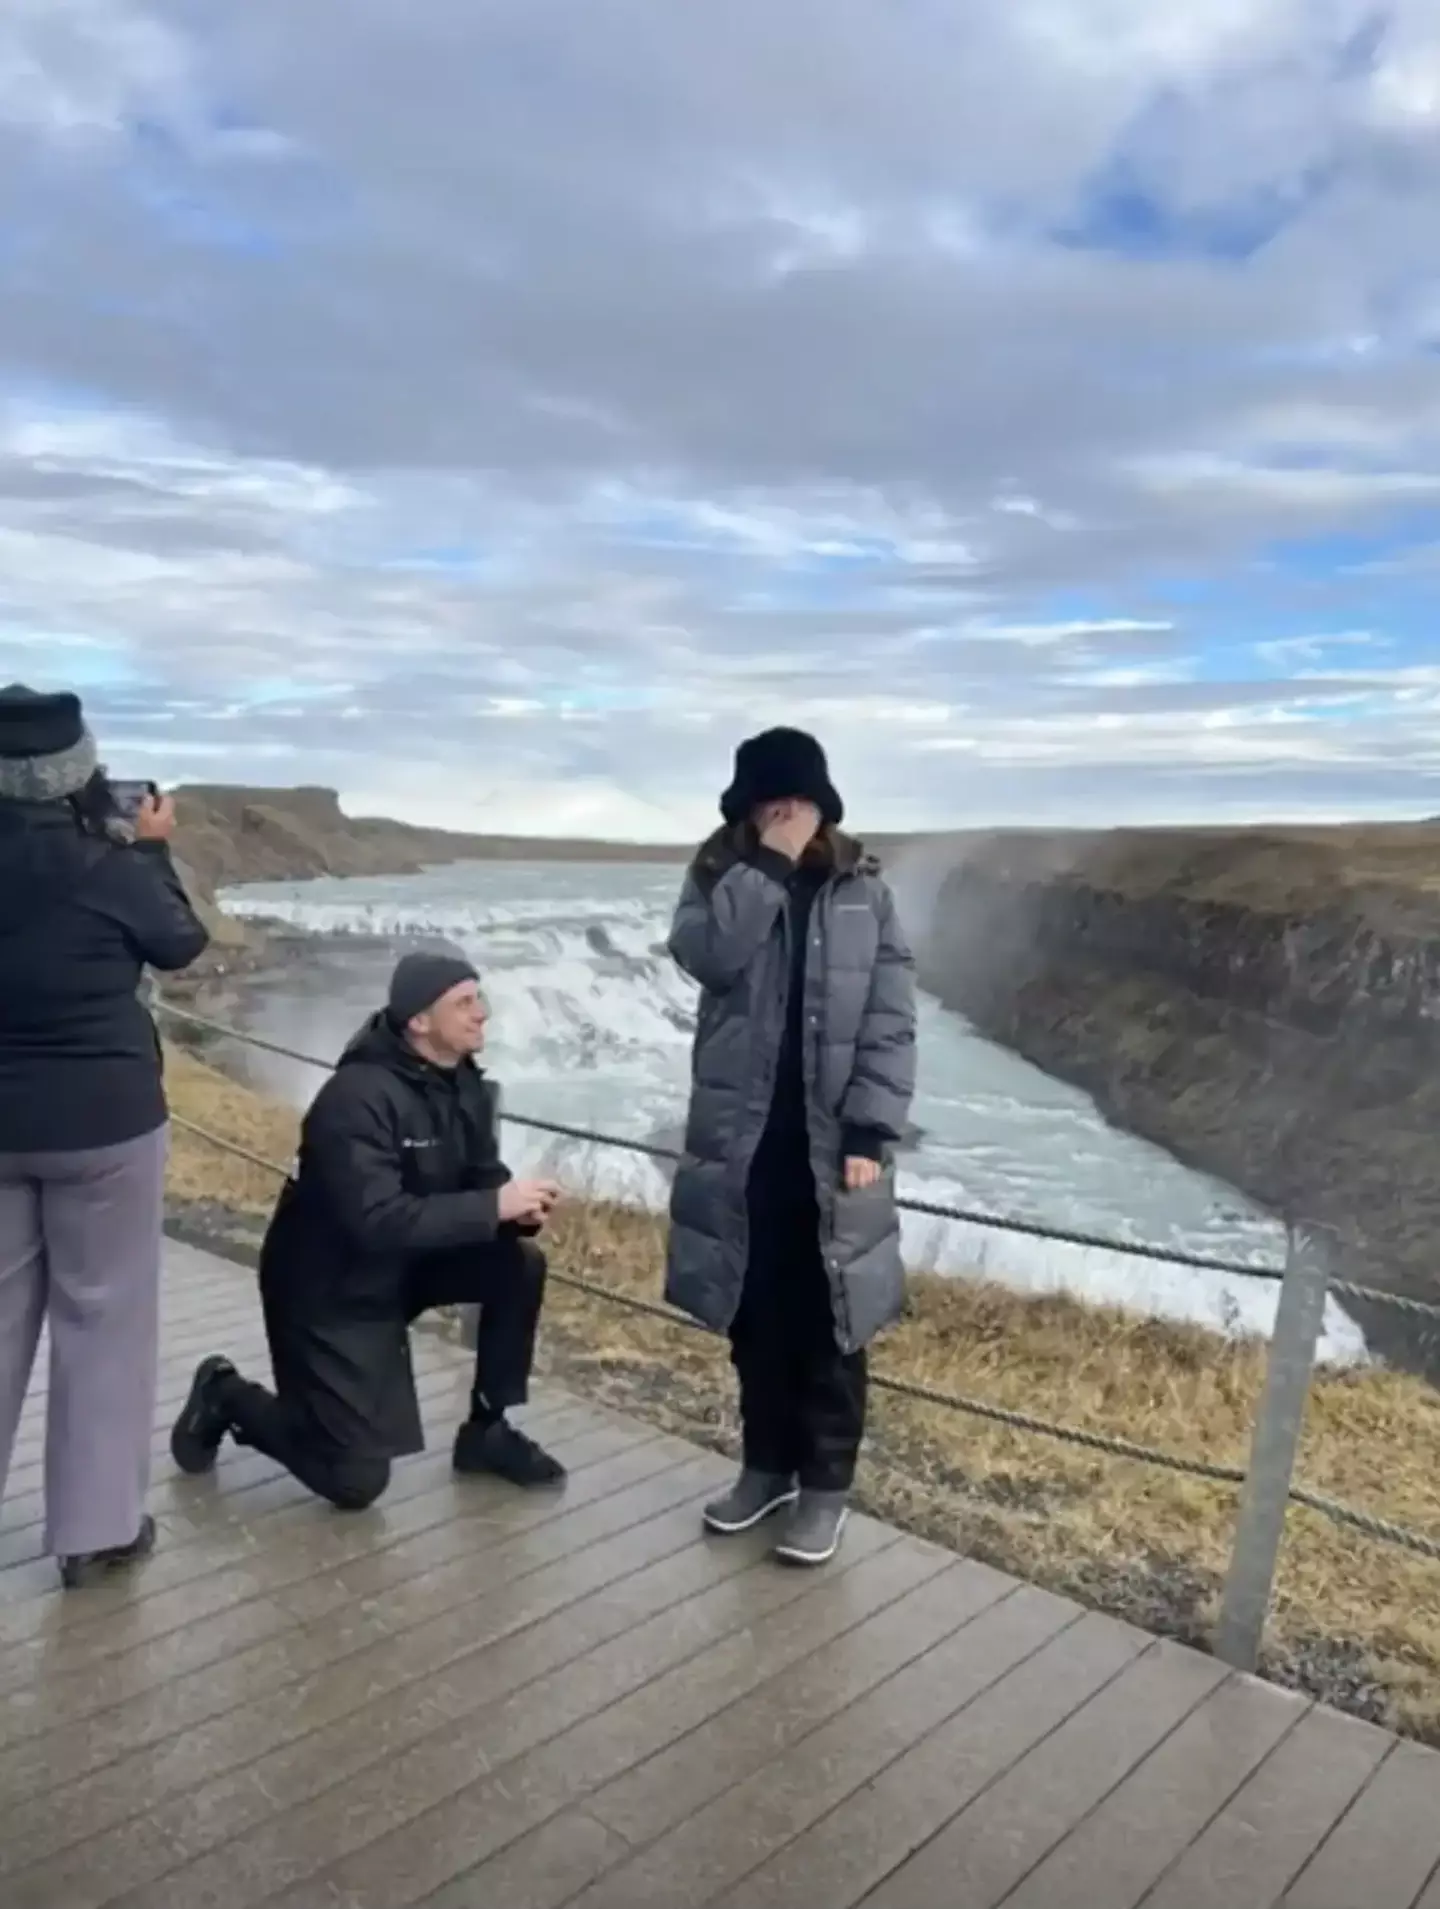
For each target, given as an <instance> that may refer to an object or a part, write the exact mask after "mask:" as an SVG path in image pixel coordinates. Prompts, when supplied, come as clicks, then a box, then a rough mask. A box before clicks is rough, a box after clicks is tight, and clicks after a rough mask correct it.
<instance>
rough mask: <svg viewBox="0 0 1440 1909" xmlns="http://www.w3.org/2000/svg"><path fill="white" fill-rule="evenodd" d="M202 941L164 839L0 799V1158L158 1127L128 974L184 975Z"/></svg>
mask: <svg viewBox="0 0 1440 1909" xmlns="http://www.w3.org/2000/svg"><path fill="white" fill-rule="evenodd" d="M208 939H209V937H208V935H207V933H206V930H205V927H204V924H203V923H202V922H201V921H200V919H199V917H198V916H197V915H196V913H195V911H194V909H193V908H192V907H191V906H190V903H189V900H188V899H187V897H186V894H185V891H184V889H183V888H182V887H181V885H180V880H179V877H178V876H177V875H176V873H175V868H174V865H173V863H172V862H171V860H170V853H169V850H168V849H167V848H166V847H165V846H164V844H163V843H159V842H135V843H131V844H122V843H118V842H110V841H105V840H102V839H100V838H98V837H96V836H93V835H90V834H87V833H85V832H83V831H82V830H81V828H80V826H79V824H78V822H77V821H76V820H75V817H74V815H73V813H72V812H71V810H70V808H69V807H68V805H66V804H64V803H44V804H38V805H34V806H31V805H27V804H22V803H13V802H0V1154H4V1153H51V1152H57V1153H69V1152H72V1151H75V1150H78V1149H80V1148H88V1147H108V1146H115V1145H118V1144H119V1143H120V1142H121V1141H124V1140H136V1139H139V1137H140V1136H141V1135H142V1134H147V1133H153V1132H154V1131H155V1129H156V1128H157V1127H159V1126H161V1125H163V1123H164V1120H165V1094H164V1089H163V1087H162V1085H161V1078H160V1073H161V1068H160V1044H159V1041H158V1039H157V1037H156V1033H155V1024H154V1022H153V1021H152V1020H151V1018H150V1015H149V1013H148V1012H147V1010H146V1008H145V1006H144V1004H143V1003H142V1002H141V1000H140V998H139V987H140V980H141V974H142V971H143V970H144V969H145V968H146V967H151V968H157V969H159V970H160V971H161V972H162V973H173V972H174V971H176V970H177V969H180V968H184V967H188V966H189V964H190V963H191V962H192V961H194V960H195V959H196V957H197V956H198V955H200V954H201V953H202V952H203V951H204V948H205V945H206V942H207V941H208Z"/></svg>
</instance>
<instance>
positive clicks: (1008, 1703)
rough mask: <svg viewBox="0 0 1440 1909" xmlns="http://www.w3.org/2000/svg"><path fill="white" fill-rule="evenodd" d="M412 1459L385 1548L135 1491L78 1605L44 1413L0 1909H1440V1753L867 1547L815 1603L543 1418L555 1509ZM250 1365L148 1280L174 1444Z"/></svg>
mask: <svg viewBox="0 0 1440 1909" xmlns="http://www.w3.org/2000/svg"><path fill="white" fill-rule="evenodd" d="M416 1346H417V1370H418V1372H419V1375H420V1383H421V1391H422V1395H423V1399H424V1404H425V1410H426V1416H427V1420H428V1423H429V1426H430V1430H431V1434H432V1437H433V1439H434V1443H435V1450H434V1451H433V1452H432V1453H430V1454H427V1455H426V1456H424V1457H422V1458H418V1459H414V1460H410V1461H407V1462H406V1463H405V1464H403V1465H401V1466H399V1467H398V1468H397V1471H396V1476H395V1481H394V1484H393V1486H392V1488H391V1490H390V1492H389V1494H388V1495H387V1496H386V1497H385V1498H384V1499H383V1500H382V1501H381V1504H380V1505H379V1506H377V1507H376V1508H375V1509H374V1510H373V1511H371V1512H368V1513H364V1514H361V1515H359V1516H351V1517H345V1516H342V1515H340V1514H337V1513H334V1512H331V1511H329V1510H328V1509H326V1508H324V1507H321V1506H317V1505H316V1504H315V1503H314V1502H313V1501H311V1500H310V1499H308V1498H307V1496H306V1494H305V1493H304V1492H303V1491H302V1490H301V1489H300V1488H299V1487H298V1486H297V1485H295V1484H293V1483H292V1482H291V1481H290V1480H289V1479H288V1478H287V1477H286V1476H284V1475H283V1474H280V1473H278V1472H277V1470H276V1468H275V1467H274V1466H273V1465H272V1464H270V1463H269V1462H268V1461H267V1460H264V1459H262V1458H260V1457H258V1456H257V1455H255V1454H244V1453H237V1452H233V1451H230V1452H227V1453H226V1455H225V1456H224V1457H223V1458H222V1460H221V1464H220V1467H219V1470H218V1472H217V1474H216V1476H215V1477H214V1478H213V1479H201V1480H188V1479H181V1478H178V1477H176V1476H175V1475H174V1473H173V1469H172V1467H171V1465H170V1461H169V1458H168V1454H167V1455H166V1456H164V1457H163V1458H161V1459H160V1460H159V1461H158V1468H157V1480H156V1488H155V1492H154V1497H153V1506H154V1509H155V1512H156V1514H157V1517H158V1519H159V1522H160V1526H161V1548H160V1550H159V1551H158V1552H157V1554H156V1556H155V1558H154V1559H153V1560H152V1561H151V1562H150V1563H149V1564H148V1565H146V1566H145V1567H143V1569H142V1570H140V1571H137V1572H136V1573H135V1574H134V1575H133V1577H131V1578H130V1579H128V1580H127V1581H125V1582H124V1583H118V1582H117V1583H115V1584H113V1585H111V1586H107V1587H105V1588H103V1589H97V1590H93V1591H88V1592H76V1593H71V1594H68V1595H66V1596H62V1595H61V1594H60V1593H59V1592H58V1590H57V1589H56V1578H55V1573H54V1567H53V1566H52V1565H51V1564H50V1563H49V1562H48V1561H46V1560H44V1559H41V1558H39V1557H38V1555H37V1554H38V1552H39V1545H40V1527H39V1522H38V1521H39V1519H40V1516H41V1509H42V1507H41V1500H40V1456H41V1438H42V1418H41V1413H42V1410H43V1401H42V1400H40V1399H35V1400H32V1401H31V1404H30V1406H29V1407H28V1408H27V1419H26V1423H25V1425H24V1427H23V1428H22V1432H21V1441H20V1446H19V1449H18V1450H17V1452H16V1457H15V1463H14V1468H13V1471H12V1476H11V1481H10V1489H9V1496H8V1498H7V1501H6V1503H5V1506H4V1508H3V1517H0V1902H3V1903H4V1905H5V1909H91V1906H92V1905H100V1904H123V1905H125V1909H211V1906H212V1905H213V1909H245V1905H247V1904H256V1903H265V1904H268V1905H284V1909H399V1906H400V1905H402V1904H412V1903H425V1904H429V1905H432V1906H434V1909H440V1906H441V1905H443V1906H444V1909H474V1906H477V1905H481V1904H486V1903H494V1904H497V1905H505V1909H542V1905H544V1906H547V1909H548V1906H551V1905H561V1904H572V1903H573V1904H575V1905H577V1909H580V1906H582V1905H583V1909H640V1906H641V1905H645V1904H652V1905H657V1906H663V1909H688V1906H689V1905H698V1904H702V1903H704V1904H723V1905H725V1909H792V1906H793V1909H800V1905H804V1906H805V1909H847V1906H848V1905H852V1904H858V1903H861V1902H863V1903H865V1904H867V1905H870V1909H941V1905H950V1904H955V1905H961V1904H963V1905H965V1909H993V1906H994V1905H998V1904H1000V1903H1002V1902H1003V1903H1005V1904H1006V1905H1008V1909H1068V1906H1069V1905H1078V1904H1084V1905H1086V1906H1087V1909H1131V1906H1132V1905H1139V1904H1141V1903H1144V1904H1145V1905H1147V1909H1272V1905H1278V1904H1285V1905H1287V1906H1288V1909H1359V1905H1360V1904H1361V1903H1362V1902H1363V1903H1365V1904H1366V1905H1367V1909H1440V1876H1437V1874H1436V1871H1437V1864H1440V1757H1437V1756H1435V1755H1432V1754H1431V1753H1430V1752H1427V1751H1424V1750H1421V1749H1419V1748H1416V1747H1415V1746H1412V1745H1408V1744H1402V1743H1398V1742H1397V1741H1396V1740H1395V1739H1393V1738H1392V1737H1390V1736H1388V1735H1386V1734H1385V1733H1384V1732H1383V1731H1380V1730H1376V1729H1373V1728H1371V1727H1370V1726H1368V1725H1365V1724H1360V1723H1356V1722H1353V1721H1351V1720H1349V1719H1347V1718H1343V1717H1341V1716H1339V1715H1337V1714H1335V1713H1332V1712H1329V1711H1326V1710H1323V1709H1319V1708H1317V1707H1315V1706H1314V1705H1311V1704H1309V1703H1307V1702H1306V1701H1305V1700H1303V1699H1302V1698H1299V1697H1295V1696H1292V1695H1289V1694H1287V1693H1284V1692H1281V1691H1278V1690H1275V1689H1272V1688H1270V1687H1268V1686H1265V1685H1262V1684H1259V1683H1256V1682H1254V1681H1252V1680H1250V1679H1247V1678H1242V1677H1237V1676H1234V1675H1230V1674H1228V1673H1226V1672H1225V1671H1224V1670H1223V1669H1222V1668H1221V1667H1220V1666H1219V1665H1217V1664H1216V1663H1214V1662H1213V1661H1211V1660H1210V1659H1208V1658H1206V1657H1203V1656H1199V1655H1197V1654H1195V1653H1193V1652H1190V1651H1186V1650H1183V1649H1180V1648H1179V1647H1177V1646H1173V1645H1170V1644H1167V1643H1163V1642H1157V1641H1156V1640H1154V1639H1152V1638H1149V1637H1147V1636H1145V1635H1144V1634H1143V1633H1140V1632H1138V1631H1133V1630H1130V1629H1128V1628H1126V1627H1125V1626H1124V1625H1122V1624H1119V1623H1116V1622H1114V1621H1112V1620H1111V1619H1109V1618H1105V1617H1100V1616H1096V1615H1093V1614H1087V1613H1085V1612H1083V1611H1082V1610H1080V1609H1079V1608H1078V1607H1077V1606H1075V1605H1072V1604H1068V1603H1066V1602H1065V1601H1064V1600H1063V1599H1060V1598H1057V1597H1054V1596H1052V1595H1050V1594H1049V1593H1047V1592H1043V1591H1039V1590H1036V1589H1033V1588H1031V1587H1028V1586H1025V1585H1021V1584H1017V1583H1015V1582H1014V1581H1013V1580H1011V1579H1008V1578H1006V1577H1004V1576H1002V1575H1000V1574H999V1573H997V1572H995V1571H992V1570H989V1569H988V1568H986V1567H985V1566H982V1565H978V1564H973V1563H970V1562H968V1561H966V1560H965V1559H963V1558H958V1557H955V1556H953V1555H951V1554H950V1553H948V1552H946V1551H943V1550H940V1549H939V1548H937V1547H936V1546H934V1545H930V1544H925V1543H921V1542H919V1541H918V1540H915V1539H912V1538H909V1537H906V1536H903V1535H901V1534H899V1533H897V1532H895V1531H892V1530H890V1529H888V1528H887V1527H885V1526H883V1525H880V1524H877V1523H875V1522H873V1521H871V1520H868V1519H857V1520H856V1521H855V1522H854V1523H853V1524H852V1525H851V1528H850V1531H849V1534H848V1536H847V1539H846V1545H845V1549H844V1551H843V1552H842V1554H841V1557H840V1559H838V1560H837V1561H836V1563H835V1565H833V1566H832V1567H831V1568H830V1569H829V1570H828V1571H825V1572H821V1573H816V1574H805V1573H795V1572H786V1571H783V1570H781V1569H779V1568H777V1567H775V1566H773V1565H772V1564H770V1563H769V1562H768V1561H767V1560H766V1558H765V1556H764V1541H763V1538H760V1537H754V1538H742V1539H738V1540H731V1541H729V1542H728V1543H724V1544H718V1543H716V1542H715V1541H707V1540H706V1539H705V1538H704V1537H703V1536H702V1535H701V1532H700V1528H699V1507H700V1502H701V1500H702V1498H703V1497H704V1496H705V1495H706V1494H707V1492H709V1491H711V1490H712V1489H713V1487H714V1485H715V1483H716V1481H717V1480H718V1479H720V1478H722V1477H723V1476H725V1475H726V1469H727V1468H726V1467H725V1466H724V1465H723V1464H722V1463H721V1462H720V1461H719V1460H717V1459H715V1458H714V1457H712V1456H710V1455H708V1454H705V1453H701V1452H698V1451H696V1450H695V1449H693V1448H691V1447H689V1446H687V1445H685V1444H683V1443H681V1442H679V1441H678V1440H676V1439H673V1438H667V1437H663V1436H660V1435H658V1434H657V1433H655V1432H653V1431H652V1430H650V1429H649V1428H648V1427H646V1426H643V1425H639V1424H633V1423H629V1422H627V1421H625V1420H623V1419H621V1418H618V1417H616V1416H615V1415H614V1414H612V1413H607V1412H602V1411H599V1410H596V1409H595V1408H593V1407H591V1406H588V1405H586V1404H583V1403H582V1402H580V1401H578V1400H576V1399H573V1398H569V1397H565V1396H562V1395H559V1394H555V1393H550V1394H546V1395H545V1396H543V1397H541V1398H539V1399H538V1400H537V1401H536V1402H535V1404H534V1405H533V1406H532V1407H531V1408H530V1411H529V1415H528V1416H529V1422H530V1423H531V1424H532V1425H533V1426H534V1427H535V1428H536V1429H537V1430H542V1431H543V1435H544V1437H545V1438H546V1440H547V1441H548V1442H549V1443H551V1444H552V1445H553V1446H554V1447H555V1449H556V1450H557V1451H558V1452H559V1453H560V1454H561V1455H562V1456H563V1457H564V1458H565V1460H566V1461H567V1463H568V1464H569V1466H570V1468H571V1479H570V1483H569V1486H568V1488H567V1490H566V1491H565V1493H564V1495H563V1496H559V1497H555V1496H547V1497H544V1498H525V1497H522V1496H521V1495H519V1494H517V1493H515V1492H513V1491H510V1490H508V1489H507V1488H505V1487H504V1486H501V1485H499V1484H491V1483H489V1482H479V1481H473V1480H467V1481H464V1482H458V1483H457V1482H455V1481H453V1480H452V1478H451V1476H450V1472H449V1461H448V1444H449V1433H450V1429H451V1426H452V1425H453V1423H454V1421H455V1419H456V1417H457V1415H458V1413H459V1412H460V1410H461V1408H462V1405H463V1402H464V1399H465V1396H466V1393H467V1390H468V1373H467V1369H466V1365H465V1361H464V1359H463V1356H462V1355H461V1354H460V1353H459V1352H458V1351H457V1350H456V1349H454V1348H453V1347H451V1346H449V1345H447V1344H445V1343H443V1342H441V1341H439V1340H438V1339H433V1338H430V1337H427V1336H421V1337H420V1338H418V1339H417V1341H416ZM217 1347H225V1348H227V1349H229V1350H232V1351H234V1352H235V1353H236V1355H237V1357H240V1358H242V1359H243V1360H245V1361H248V1362H249V1363H250V1364H251V1365H259V1366H263V1353H262V1351H261V1337H260V1326H259V1316H258V1309H257V1307H256V1305H255V1303H254V1298H253V1287H252V1282H251V1278H250V1276H249V1275H247V1274H245V1273H243V1272H240V1271H237V1270H236V1269H234V1268H232V1267H229V1266H227V1265H225V1264H223V1263H222V1262H220V1261H217V1260H214V1259H211V1258H208V1257H207V1256H205V1255H203V1254H200V1253H196V1252H193V1251H190V1250H188V1249H184V1248H180V1247H178V1246H177V1247H174V1248H172V1249H171V1254H170V1266H169V1277H168V1287H167V1305H166V1319H165V1348H164V1357H163V1370H162V1380H161V1388H160V1396H161V1403H160V1408H159V1413H158V1419H157V1425H156V1450H157V1453H164V1452H165V1444H166V1434H167V1431H168V1425H169V1420H170V1417H171V1415H172V1414H173V1412H174V1410H175V1409H176V1407H177V1405H178V1402H179V1400H180V1399H181V1397H182V1396H183V1394H184V1392H185V1390H186V1388H187V1386H188V1382H189V1378H190V1373H191V1370H192V1368H193V1366H194V1363H195V1361H196V1360H197V1359H198V1358H199V1357H200V1356H201V1355H202V1354H203V1353H205V1352H208V1351H211V1350H213V1349H215V1348H217Z"/></svg>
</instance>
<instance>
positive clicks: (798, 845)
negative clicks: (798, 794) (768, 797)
mask: <svg viewBox="0 0 1440 1909" xmlns="http://www.w3.org/2000/svg"><path fill="white" fill-rule="evenodd" d="M755 826H756V828H757V829H758V830H759V831H760V843H761V846H762V847H763V848H769V849H774V850H776V851H777V853H779V854H781V855H784V856H787V857H788V858H789V860H790V861H792V862H798V861H799V859H800V857H801V856H802V855H803V854H804V853H805V851H806V849H807V848H809V846H810V844H811V843H812V842H813V841H814V840H815V837H816V836H817V835H818V834H819V832H820V811H819V810H818V809H817V808H816V806H815V804H814V803H813V802H800V801H797V800H795V799H794V798H792V797H787V798H786V799H785V801H783V802H767V803H766V804H765V805H764V807H763V808H762V809H761V810H760V812H759V814H758V815H757V816H756V817H755Z"/></svg>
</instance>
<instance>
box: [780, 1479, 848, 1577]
mask: <svg viewBox="0 0 1440 1909" xmlns="http://www.w3.org/2000/svg"><path fill="white" fill-rule="evenodd" d="M849 1516H850V1508H849V1506H848V1505H847V1504H846V1502H845V1493H844V1492H843V1491H802V1492H801V1493H800V1495H799V1499H798V1502H797V1503H796V1506H795V1509H794V1510H793V1511H792V1512H791V1514H790V1516H789V1517H788V1518H787V1519H786V1520H785V1529H784V1531H782V1532H781V1534H780V1538H779V1541H778V1542H777V1544H776V1546H775V1556H776V1558H777V1560H778V1561H779V1562H780V1563H781V1564H828V1563H829V1562H830V1560H831V1558H833V1557H834V1555H835V1553H836V1552H837V1551H838V1550H839V1548H840V1539H841V1536H842V1535H843V1533H844V1530H845V1522H846V1520H847V1519H848V1518H849Z"/></svg>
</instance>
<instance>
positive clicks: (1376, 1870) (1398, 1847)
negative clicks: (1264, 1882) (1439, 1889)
mask: <svg viewBox="0 0 1440 1909" xmlns="http://www.w3.org/2000/svg"><path fill="white" fill-rule="evenodd" d="M1437 1862H1440V1758H1437V1757H1436V1756H1435V1755H1434V1753H1433V1752H1432V1751H1429V1750H1422V1749H1420V1748H1419V1747H1418V1746H1417V1745H1414V1744H1408V1743H1401V1744H1397V1745H1396V1747H1395V1748H1394V1749H1393V1750H1392V1751H1391V1753H1390V1755H1389V1756H1388V1757H1387V1758H1386V1759H1385V1761H1384V1762H1383V1763H1382V1764H1381V1765H1380V1768H1379V1770H1378V1771H1377V1772H1376V1775H1375V1778H1374V1780H1373V1782H1371V1783H1370V1784H1369V1785H1367V1787H1366V1788H1365V1790H1364V1791H1362V1793H1361V1794H1360V1796H1359V1797H1357V1798H1356V1801H1355V1803H1354V1804H1353V1806H1352V1807H1351V1808H1350V1810H1349V1811H1347V1813H1346V1814H1345V1816H1344V1817H1342V1818H1341V1820H1340V1822H1339V1823H1338V1824H1337V1825H1336V1826H1335V1828H1334V1830H1333V1831H1332V1832H1331V1834H1330V1835H1329V1836H1328V1837H1327V1838H1326V1840H1325V1842H1324V1843H1323V1844H1322V1845H1321V1847H1320V1849H1319V1850H1318V1851H1317V1853H1316V1855H1315V1858H1314V1860H1313V1861H1312V1862H1311V1863H1310V1864H1309V1865H1308V1866H1307V1867H1306V1868H1305V1869H1304V1870H1302V1872H1301V1873H1300V1875H1299V1876H1298V1877H1297V1879H1296V1880H1295V1882H1294V1883H1293V1884H1292V1885H1291V1887H1290V1888H1289V1889H1288V1890H1287V1891H1286V1893H1285V1895H1284V1896H1283V1897H1282V1898H1281V1901H1282V1903H1283V1905H1284V1909H1359V1905H1360V1904H1362V1903H1363V1904H1364V1905H1365V1906H1366V1909H1411V1905H1412V1904H1413V1903H1414V1901H1415V1899H1416V1897H1417V1896H1418V1895H1419V1894H1420V1893H1421V1891H1422V1890H1423V1889H1424V1888H1425V1887H1426V1884H1427V1883H1428V1882H1429V1881H1430V1878H1431V1873H1432V1871H1433V1870H1434V1868H1435V1866H1436V1863H1437Z"/></svg>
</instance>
